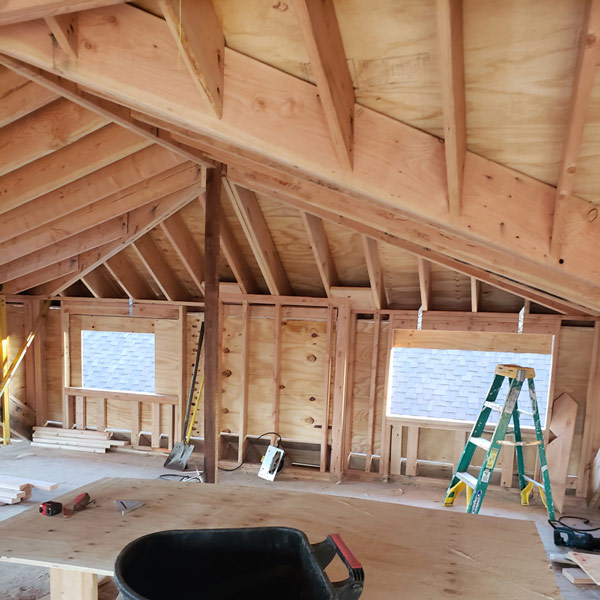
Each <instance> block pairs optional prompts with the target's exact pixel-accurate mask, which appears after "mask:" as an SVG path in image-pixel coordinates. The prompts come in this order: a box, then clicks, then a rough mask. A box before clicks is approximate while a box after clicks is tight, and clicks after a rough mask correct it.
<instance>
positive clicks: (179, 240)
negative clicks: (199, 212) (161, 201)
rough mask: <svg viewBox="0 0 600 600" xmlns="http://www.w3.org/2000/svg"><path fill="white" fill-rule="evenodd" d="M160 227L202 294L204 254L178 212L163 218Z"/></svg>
mask: <svg viewBox="0 0 600 600" xmlns="http://www.w3.org/2000/svg"><path fill="white" fill-rule="evenodd" d="M160 228H161V229H162V231H163V232H164V234H165V235H166V236H167V239H168V240H169V242H170V243H171V245H172V246H173V248H174V249H175V252H176V253H177V256H179V259H180V260H181V262H182V263H183V266H184V267H185V269H186V271H187V273H188V274H189V276H190V277H191V278H192V281H193V282H194V284H195V285H196V287H197V288H198V291H199V292H201V293H202V295H204V256H203V255H202V252H201V251H200V248H199V247H198V245H197V244H196V242H195V241H194V238H193V237H192V234H191V233H190V230H189V229H188V227H187V225H186V224H185V221H184V220H183V219H182V218H181V216H180V215H179V214H174V215H173V216H172V217H169V218H168V219H165V220H164V221H163V222H162V223H161V224H160Z"/></svg>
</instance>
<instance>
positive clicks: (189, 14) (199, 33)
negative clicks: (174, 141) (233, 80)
mask: <svg viewBox="0 0 600 600" xmlns="http://www.w3.org/2000/svg"><path fill="white" fill-rule="evenodd" d="M158 1H159V6H160V8H161V10H162V13H163V15H164V17H165V21H166V22H167V24H168V26H169V29H170V30H171V33H172V34H173V38H174V40H175V42H176V43H177V46H178V48H179V51H180V52H181V55H182V56H183V60H184V61H185V64H186V66H187V68H188V70H189V72H190V74H191V76H192V79H193V81H194V84H195V85H196V87H197V88H198V90H199V91H200V93H201V95H202V97H203V98H204V99H205V101H206V102H207V103H208V104H209V105H210V106H212V108H213V110H214V112H215V114H216V115H217V117H218V118H221V116H222V115H223V79H224V59H225V53H224V48H225V36H224V35H223V30H222V28H221V24H220V23H219V20H218V18H217V14H216V13H215V9H214V7H213V4H212V1H211V0H194V1H193V2H180V1H179V0H158Z"/></svg>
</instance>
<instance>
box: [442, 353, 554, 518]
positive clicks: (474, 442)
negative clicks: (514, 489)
mask: <svg viewBox="0 0 600 600" xmlns="http://www.w3.org/2000/svg"><path fill="white" fill-rule="evenodd" d="M494 375H495V376H494V381H493V382H492V386H491V388H490V391H489V392H488V395H487V398H486V399H485V401H484V403H483V406H482V408H481V412H480V413H479V417H478V418H477V421H476V422H475V425H474V426H473V429H472V430H471V434H470V435H469V439H468V440H467V445H466V446H465V449H464V450H463V453H462V455H461V457H460V461H459V462H458V467H457V469H456V473H454V476H453V477H452V481H451V482H450V485H449V486H448V491H447V492H446V497H445V499H444V506H453V505H454V500H456V497H457V496H458V495H459V494H460V492H461V491H462V490H465V493H466V496H467V512H468V513H473V514H477V513H478V512H479V510H480V509H481V504H482V502H483V497H484V496H485V492H486V490H487V487H488V484H489V482H490V478H491V476H492V472H493V471H494V467H495V466H496V461H497V460H498V455H499V453H500V448H501V447H502V446H514V447H515V453H516V455H517V468H518V471H519V487H520V490H521V504H523V505H528V504H529V497H530V495H531V492H532V490H533V486H536V487H537V488H538V489H539V492H540V496H541V498H542V502H543V503H544V506H545V507H546V510H547V511H548V518H549V519H550V520H554V505H553V503H552V490H551V488H550V476H549V474H548V465H547V463H546V450H545V449H544V438H543V434H542V426H541V424H540V414H539V412H538V407H537V399H536V395H535V385H534V382H533V380H534V377H535V371H534V369H532V368H530V367H520V366H518V365H498V366H497V367H496V370H495V371H494ZM505 377H508V382H509V390H508V394H507V395H506V400H505V401H504V404H501V403H500V402H496V398H497V397H498V392H499V391H500V388H501V386H502V383H503V382H504V378H505ZM525 379H527V383H528V387H529V398H530V400H531V412H530V413H529V412H526V411H523V410H520V409H519V407H518V404H517V399H518V397H519V393H520V391H521V387H522V386H523V382H524V381H525ZM492 410H495V411H498V412H499V413H500V418H499V419H498V424H497V425H496V428H495V429H494V433H493V434H492V437H491V439H489V440H488V439H487V438H484V437H482V434H483V432H484V429H485V426H486V423H487V421H488V418H489V416H490V414H491V412H492ZM519 413H523V414H527V415H530V416H532V417H533V423H534V425H535V437H536V441H535V442H523V441H522V438H521V425H520V423H519ZM511 419H512V420H513V426H514V430H513V432H512V433H513V434H514V436H515V441H514V442H510V441H505V439H504V438H505V437H506V435H507V433H511V432H508V425H509V423H510V420H511ZM523 446H537V448H538V452H539V459H540V467H541V473H542V483H539V482H537V481H534V480H533V479H532V478H531V477H527V475H525V466H524V462H523ZM478 447H479V448H483V450H485V453H486V454H485V458H484V460H483V464H482V465H481V470H480V472H479V477H477V478H476V477H474V476H473V475H471V474H470V473H469V465H470V464H471V459H472V458H473V453H474V452H475V449H476V448H478Z"/></svg>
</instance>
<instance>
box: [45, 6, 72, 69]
mask: <svg viewBox="0 0 600 600" xmlns="http://www.w3.org/2000/svg"><path fill="white" fill-rule="evenodd" d="M44 21H46V25H48V28H49V29H50V33H51V34H52V35H53V36H54V39H55V40H56V43H57V44H58V45H59V46H60V49H61V50H62V51H63V52H64V53H65V54H66V55H67V56H69V57H71V58H76V57H77V13H70V14H64V15H54V16H49V17H45V18H44Z"/></svg>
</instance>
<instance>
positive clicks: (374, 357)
mask: <svg viewBox="0 0 600 600" xmlns="http://www.w3.org/2000/svg"><path fill="white" fill-rule="evenodd" d="M380 330H381V314H380V313H377V314H376V315H375V320H374V322H373V346H372V349H371V370H370V374H369V375H370V377H371V380H370V382H369V417H368V421H367V452H366V457H365V471H367V473H370V472H371V461H372V460H373V451H374V450H373V448H374V444H375V413H376V410H377V406H376V396H377V367H378V363H379V334H380Z"/></svg>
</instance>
